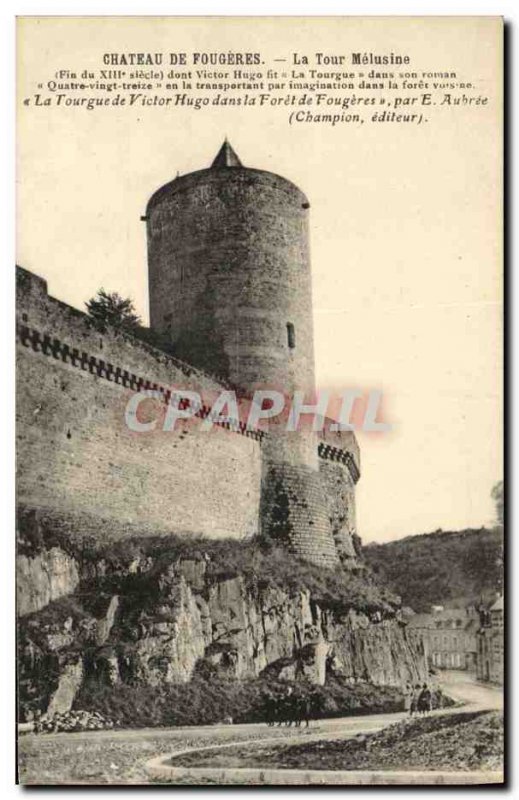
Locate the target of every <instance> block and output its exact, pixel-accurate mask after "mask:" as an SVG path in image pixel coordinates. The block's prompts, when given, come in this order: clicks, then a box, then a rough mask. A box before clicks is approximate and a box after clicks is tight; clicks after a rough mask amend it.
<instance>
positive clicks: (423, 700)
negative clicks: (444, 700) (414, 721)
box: [418, 683, 431, 715]
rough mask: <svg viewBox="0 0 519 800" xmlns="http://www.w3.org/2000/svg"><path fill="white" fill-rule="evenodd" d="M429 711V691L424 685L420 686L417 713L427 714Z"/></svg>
mask: <svg viewBox="0 0 519 800" xmlns="http://www.w3.org/2000/svg"><path fill="white" fill-rule="evenodd" d="M430 710H431V690H430V689H429V687H428V686H427V684H426V683H424V685H423V686H422V691H421V692H420V697H419V698H418V711H419V712H420V713H421V714H424V715H425V714H427V713H428V712H429V711H430Z"/></svg>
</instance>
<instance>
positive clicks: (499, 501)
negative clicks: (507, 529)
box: [490, 481, 505, 525]
mask: <svg viewBox="0 0 519 800" xmlns="http://www.w3.org/2000/svg"><path fill="white" fill-rule="evenodd" d="M490 495H491V497H492V500H493V501H494V503H495V506H496V517H497V521H498V523H499V525H502V524H503V520H504V511H505V495H504V485H503V481H498V482H497V483H496V484H495V485H494V486H493V487H492V491H491V493H490Z"/></svg>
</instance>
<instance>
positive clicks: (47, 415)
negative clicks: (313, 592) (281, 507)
mask: <svg viewBox="0 0 519 800" xmlns="http://www.w3.org/2000/svg"><path fill="white" fill-rule="evenodd" d="M18 278H19V280H18V348H19V349H18V363H17V376H18V379H17V453H18V479H17V493H18V501H19V503H22V504H26V505H29V506H31V507H34V508H43V509H52V510H54V511H61V512H63V513H64V514H70V513H73V514H76V515H77V520H78V525H81V524H82V523H81V521H82V520H83V519H85V518H87V516H88V518H89V519H91V518H92V516H93V517H94V518H95V517H97V518H99V521H100V523H101V522H106V521H107V520H108V521H110V520H112V521H113V526H112V528H110V526H108V531H110V530H112V531H113V533H114V535H124V530H125V524H126V525H127V526H128V529H129V528H130V527H131V528H132V531H133V532H135V527H136V526H137V527H138V528H140V529H141V530H142V532H143V533H146V532H149V533H150V534H151V533H161V532H163V533H167V532H177V533H191V534H203V535H205V536H210V537H223V536H231V537H233V536H234V537H236V538H240V537H243V536H247V535H252V534H255V533H257V532H258V530H259V501H260V489H261V455H260V442H259V436H258V435H257V434H254V433H249V434H248V435H245V434H244V433H241V432H234V431H229V430H226V429H224V428H222V427H216V426H213V429H212V430H211V431H210V432H202V431H201V430H200V426H199V425H197V424H196V423H195V424H185V425H183V426H182V427H180V426H178V425H177V426H176V429H175V431H173V432H168V433H164V432H163V431H162V430H158V431H157V432H153V433H146V434H143V433H135V432H132V431H130V430H129V429H128V427H127V426H126V424H125V421H124V413H125V407H126V404H127V401H128V399H129V398H130V397H131V395H132V394H133V392H134V391H136V390H138V389H139V388H141V387H146V386H148V387H151V388H154V387H156V388H159V387H162V388H163V389H164V393H165V392H166V389H167V387H170V386H171V385H176V386H183V387H185V388H191V389H193V390H197V391H201V390H206V391H210V390H215V391H217V390H219V389H220V388H221V387H220V385H219V384H218V383H217V382H216V381H215V380H214V379H212V378H210V377H209V376H207V375H205V374H204V373H202V372H200V371H198V370H194V369H191V368H190V367H188V365H184V364H182V362H179V361H177V360H176V359H172V358H171V357H169V356H166V355H164V354H163V353H161V352H160V351H157V350H154V349H153V348H151V347H149V346H148V345H146V344H144V343H142V342H140V341H139V340H136V339H134V338H132V337H130V336H127V335H123V334H121V333H117V332H114V331H109V332H108V331H107V332H104V333H102V334H101V333H100V332H99V331H98V330H97V329H96V328H95V326H93V324H92V322H91V320H90V319H89V318H88V317H87V316H86V315H85V314H82V313H81V312H79V311H76V310H75V309H73V308H71V307H70V306H67V305H65V304H64V303H60V302H59V301H57V300H55V299H54V298H52V297H49V296H48V294H47V292H46V284H45V282H44V281H42V280H41V279H39V278H37V277H36V276H33V275H31V274H30V273H27V272H26V271H23V270H20V271H19V272H18ZM177 428H178V429H177ZM102 530H103V535H106V531H107V527H106V525H102Z"/></svg>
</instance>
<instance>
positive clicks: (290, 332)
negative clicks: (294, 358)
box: [287, 322, 296, 350]
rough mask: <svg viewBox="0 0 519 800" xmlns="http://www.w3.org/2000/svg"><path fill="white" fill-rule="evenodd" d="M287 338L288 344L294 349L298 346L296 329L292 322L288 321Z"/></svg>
mask: <svg viewBox="0 0 519 800" xmlns="http://www.w3.org/2000/svg"><path fill="white" fill-rule="evenodd" d="M287 339H288V346H289V347H290V349H291V350H293V349H294V347H295V346H296V329H295V328H294V326H293V324H292V323H291V322H287Z"/></svg>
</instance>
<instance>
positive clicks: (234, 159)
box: [211, 139, 243, 169]
mask: <svg viewBox="0 0 519 800" xmlns="http://www.w3.org/2000/svg"><path fill="white" fill-rule="evenodd" d="M242 166H243V164H242V163H241V161H240V159H239V158H238V156H237V155H236V153H235V152H234V150H233V149H232V147H231V145H230V144H229V142H228V141H227V139H225V141H224V143H223V144H222V146H221V147H220V149H219V150H218V153H217V155H216V158H215V160H214V161H213V163H212V164H211V169H221V168H222V167H242Z"/></svg>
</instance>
